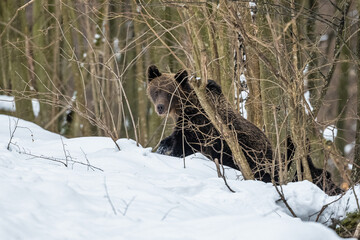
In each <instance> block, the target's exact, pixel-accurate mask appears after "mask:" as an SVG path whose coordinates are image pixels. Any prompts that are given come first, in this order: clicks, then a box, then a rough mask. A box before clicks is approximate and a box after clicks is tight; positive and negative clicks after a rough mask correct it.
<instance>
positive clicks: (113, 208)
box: [104, 177, 117, 215]
mask: <svg viewBox="0 0 360 240" xmlns="http://www.w3.org/2000/svg"><path fill="white" fill-rule="evenodd" d="M104 187H105V193H106V195H105V197H106V198H107V200H108V202H109V204H110V206H111V208H112V210H113V212H114V214H115V215H117V213H116V209H115V207H114V205H113V203H112V201H111V199H110V196H109V192H108V189H107V185H106V177H104Z"/></svg>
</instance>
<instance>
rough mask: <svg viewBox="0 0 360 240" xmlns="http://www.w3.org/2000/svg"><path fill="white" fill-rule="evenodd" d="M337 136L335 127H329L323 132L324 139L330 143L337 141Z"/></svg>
mask: <svg viewBox="0 0 360 240" xmlns="http://www.w3.org/2000/svg"><path fill="white" fill-rule="evenodd" d="M336 135H337V128H336V126H335V125H329V126H327V127H326V128H325V129H324V131H323V137H324V138H325V139H326V140H328V141H332V142H334V141H335V138H336Z"/></svg>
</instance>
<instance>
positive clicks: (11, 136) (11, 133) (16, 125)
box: [6, 117, 20, 150]
mask: <svg viewBox="0 0 360 240" xmlns="http://www.w3.org/2000/svg"><path fill="white" fill-rule="evenodd" d="M19 120H20V119H19V118H18V119H17V120H16V122H15V128H14V130H13V131H12V132H11V120H10V117H9V132H10V140H9V143H8V145H7V148H6V149H7V150H10V144H11V143H12V142H11V141H12V139H13V138H14V134H15V131H16V129H17V127H18V123H19ZM14 121H15V120H14Z"/></svg>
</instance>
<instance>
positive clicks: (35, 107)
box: [31, 98, 40, 117]
mask: <svg viewBox="0 0 360 240" xmlns="http://www.w3.org/2000/svg"><path fill="white" fill-rule="evenodd" d="M31 104H32V109H33V112H34V116H35V117H37V116H39V112H40V102H39V100H37V99H35V98H33V99H31Z"/></svg>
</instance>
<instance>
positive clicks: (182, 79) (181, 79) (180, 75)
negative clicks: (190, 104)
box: [174, 69, 188, 85]
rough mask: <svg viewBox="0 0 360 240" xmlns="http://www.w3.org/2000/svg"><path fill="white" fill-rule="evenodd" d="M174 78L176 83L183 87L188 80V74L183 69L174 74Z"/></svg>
mask: <svg viewBox="0 0 360 240" xmlns="http://www.w3.org/2000/svg"><path fill="white" fill-rule="evenodd" d="M174 78H175V80H176V81H177V82H178V83H180V84H181V85H184V84H185V83H186V82H187V80H188V79H187V78H188V73H187V71H186V70H185V69H181V70H179V71H178V72H177V73H176V74H175V76H174Z"/></svg>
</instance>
